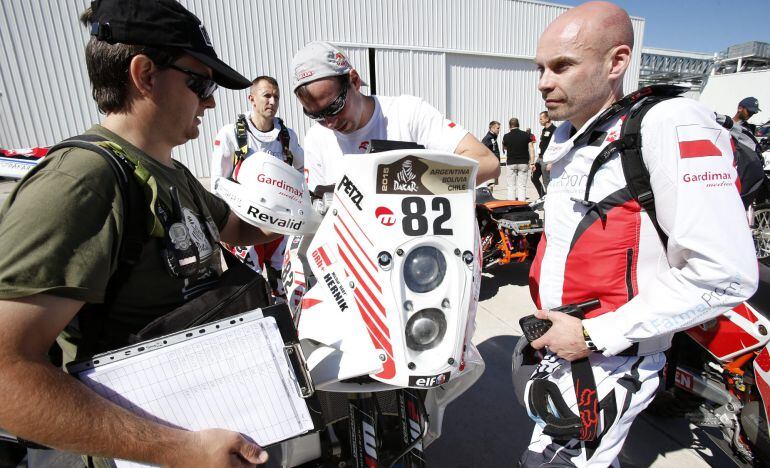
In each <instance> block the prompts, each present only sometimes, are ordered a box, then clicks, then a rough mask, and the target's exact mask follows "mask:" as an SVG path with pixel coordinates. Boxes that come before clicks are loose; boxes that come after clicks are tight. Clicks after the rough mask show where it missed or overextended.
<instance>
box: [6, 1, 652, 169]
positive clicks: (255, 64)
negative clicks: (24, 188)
mask: <svg viewBox="0 0 770 468" xmlns="http://www.w3.org/2000/svg"><path fill="white" fill-rule="evenodd" d="M89 3H90V2H89V1H88V0H67V1H60V0H35V1H29V0H2V1H0V54H2V57H3V58H2V61H1V62H0V119H1V121H0V147H24V146H33V145H51V144H53V143H55V142H56V141H58V140H60V139H62V138H64V137H67V136H69V135H73V134H76V133H80V132H82V131H83V130H85V129H86V128H88V127H89V126H90V125H91V124H92V123H93V122H97V121H98V120H99V114H98V112H97V110H96V106H95V105H94V103H93V101H92V100H91V98H90V96H91V92H90V85H89V83H88V77H87V74H86V70H85V65H84V61H83V50H84V47H85V43H86V41H87V39H88V35H87V30H86V28H84V27H83V26H82V25H80V24H79V23H78V21H77V18H78V16H79V14H80V12H82V11H83V10H84V9H85V7H86V6H87V5H88V4H89ZM181 3H182V4H183V5H185V6H186V7H188V8H189V9H190V10H192V11H193V12H195V13H196V14H197V15H198V16H199V17H200V18H201V19H202V21H203V23H204V24H205V25H206V27H207V29H208V32H209V35H210V36H211V38H212V41H213V42H214V45H215V48H216V49H217V51H218V52H219V55H220V57H222V58H223V60H225V61H226V62H227V63H229V64H231V65H232V66H233V67H234V68H236V69H237V70H239V71H240V72H242V73H243V74H244V75H245V76H247V77H249V78H253V77H256V76H257V75H271V76H274V77H275V78H276V79H277V80H278V82H279V84H280V86H281V89H282V93H283V100H282V102H281V110H280V116H281V117H282V118H283V119H284V120H285V121H286V122H287V124H288V125H290V126H292V127H293V128H294V129H295V130H296V131H297V133H298V134H299V135H300V139H302V137H303V136H304V133H305V131H306V130H307V128H309V126H310V124H311V123H312V122H310V121H309V120H308V119H307V118H306V117H304V115H303V113H302V109H301V107H300V105H299V103H298V102H297V100H296V99H295V98H294V96H293V94H292V92H291V87H290V86H291V75H292V73H291V70H290V64H291V57H292V55H293V54H294V53H295V52H296V51H297V50H298V49H299V48H300V47H302V46H303V45H304V44H305V43H307V42H310V41H312V40H316V39H324V40H328V41H331V42H333V43H335V44H337V45H339V46H340V47H341V48H342V49H343V50H345V51H346V52H347V53H348V54H349V55H350V59H351V62H352V63H353V64H354V66H355V67H356V68H357V69H358V70H359V72H360V74H361V75H362V77H363V78H364V80H367V81H370V82H371V79H370V71H369V62H368V49H369V48H373V49H375V50H376V53H375V68H376V70H377V71H376V77H375V78H376V85H377V86H376V90H377V93H378V94H405V93H406V94H415V95H418V96H421V97H422V98H424V99H425V100H427V101H428V102H431V103H432V104H434V105H435V106H436V107H437V108H438V109H439V110H441V111H443V112H446V113H447V115H448V117H450V118H451V119H453V120H456V121H457V122H459V123H461V124H462V125H464V126H465V127H466V128H467V129H468V130H469V131H471V132H472V133H473V134H475V135H476V136H478V137H481V136H483V135H484V134H485V133H486V126H487V123H488V122H489V121H490V120H492V119H495V120H499V121H501V122H505V121H507V119H508V118H509V117H511V116H517V117H519V118H520V119H521V121H522V127H524V128H526V127H532V128H533V131H535V132H538V131H539V129H538V125H537V114H538V112H540V110H542V103H541V101H540V98H539V93H538V91H537V89H536V79H537V74H536V71H534V66H533V65H532V61H533V58H534V55H535V51H536V47H537V39H538V37H539V36H540V33H541V32H542V31H543V29H544V28H545V26H546V25H547V24H548V23H550V22H551V21H552V20H553V19H554V18H555V17H556V16H558V15H559V14H560V13H562V12H564V11H566V9H567V7H564V6H559V5H552V4H547V3H542V2H536V1H528V0H232V1H217V0H181ZM632 21H633V24H634V29H635V37H636V43H637V44H639V45H641V43H642V39H643V30H644V20H642V19H639V18H633V19H632ZM640 54H641V47H637V52H636V53H635V54H634V57H633V60H632V64H631V68H630V69H629V72H628V74H627V77H626V88H627V89H629V90H630V89H635V88H636V86H637V82H638V73H639V60H640ZM365 92H366V89H365ZM216 99H217V107H216V108H215V109H213V110H210V111H208V112H207V113H206V116H205V118H204V122H203V124H202V127H201V136H200V138H198V139H197V140H195V141H191V142H189V143H187V144H186V145H184V146H183V147H180V148H178V149H177V150H176V153H175V156H176V157H177V158H179V159H180V160H181V161H183V162H184V163H185V164H187V165H188V167H190V169H191V170H192V171H193V172H194V173H196V174H197V175H199V176H205V175H208V172H209V162H208V154H209V151H210V148H211V147H212V145H213V138H214V135H215V134H216V132H217V130H218V128H220V127H221V126H222V125H224V124H226V123H229V122H232V121H234V120H235V118H236V116H237V114H238V113H239V112H244V111H247V110H248V102H247V101H246V92H245V91H231V90H225V89H221V90H219V91H217V94H216ZM504 127H505V125H504Z"/></svg>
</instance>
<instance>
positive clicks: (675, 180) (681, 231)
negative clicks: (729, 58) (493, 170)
mask: <svg viewBox="0 0 770 468" xmlns="http://www.w3.org/2000/svg"><path fill="white" fill-rule="evenodd" d="M633 46H634V36H633V29H632V27H631V21H630V19H629V17H628V14H627V13H626V12H625V11H624V10H622V9H621V8H619V7H617V6H615V5H613V4H610V3H605V2H590V3H585V4H583V5H580V6H578V7H576V8H574V9H572V10H569V11H567V12H566V13H564V14H563V15H561V16H559V17H558V18H556V20H554V22H553V23H551V24H550V25H549V26H548V27H547V28H546V30H545V31H544V33H543V35H542V36H541V38H540V41H539V43H538V50H537V56H536V58H535V61H536V63H537V67H538V69H539V71H540V80H539V83H538V88H539V90H540V91H541V93H542V96H543V99H544V100H545V106H546V108H547V109H548V112H549V114H550V116H551V118H553V119H554V120H563V121H565V123H564V125H561V126H560V127H559V128H558V129H557V130H556V131H555V132H554V135H553V138H552V140H551V142H550V144H549V145H548V148H547V149H546V151H545V153H544V155H543V159H544V162H545V163H547V164H551V165H552V167H551V183H550V185H549V186H548V196H547V197H546V199H545V213H546V214H547V215H546V217H545V233H544V238H543V242H541V243H540V245H539V247H538V252H537V256H536V258H535V261H534V262H533V265H532V268H531V272H530V287H531V292H532V297H533V299H534V301H535V303H536V305H537V307H538V309H540V310H538V311H537V313H536V315H537V316H538V317H539V318H541V319H547V320H550V321H551V322H553V326H552V327H551V328H550V330H549V331H548V332H547V333H546V334H545V335H543V336H542V337H541V338H540V339H537V340H535V341H533V342H532V346H533V347H535V348H538V349H543V348H546V347H547V355H546V357H545V359H544V360H543V361H542V362H541V363H540V365H539V366H538V368H537V369H536V371H535V373H534V374H533V375H532V377H530V382H529V384H528V386H527V392H528V401H530V402H532V401H536V400H537V397H538V396H540V397H543V395H544V394H545V391H544V390H543V391H541V389H545V388H548V387H549V386H550V388H551V389H552V390H556V389H557V390H558V391H556V392H555V395H556V396H557V397H558V395H561V396H562V397H563V398H564V400H565V403H566V404H567V405H569V406H570V408H571V411H572V412H573V413H575V414H578V413H579V414H580V416H581V421H580V427H582V428H583V429H585V428H587V427H591V423H592V422H594V421H595V423H596V425H595V426H593V427H592V430H595V431H596V432H595V433H596V436H597V437H596V438H595V439H594V440H592V441H588V442H586V441H582V440H580V439H583V440H585V439H590V437H586V436H585V434H586V433H585V432H584V433H583V434H580V435H574V434H573V435H571V436H570V437H574V438H573V439H572V440H556V436H554V437H551V436H549V435H547V434H546V432H547V433H548V434H554V431H553V430H552V429H553V426H549V429H548V430H547V431H545V430H544V429H543V428H544V427H546V424H545V422H544V421H545V419H547V418H545V416H547V414H545V412H544V414H539V413H538V410H537V408H536V407H534V411H533V406H532V405H530V408H529V409H530V414H532V415H533V419H535V420H536V421H537V422H538V425H536V426H535V430H534V433H533V436H532V439H531V442H530V445H529V447H528V450H527V451H525V453H524V454H522V457H521V460H520V462H521V465H522V466H527V467H529V466H581V467H582V466H591V467H594V466H595V467H606V466H618V464H617V463H618V462H617V455H618V453H619V452H620V450H621V448H622V446H623V442H624V441H625V438H626V436H627V434H628V431H629V429H630V427H631V423H632V422H633V420H634V418H635V417H636V415H637V414H639V413H640V412H641V411H642V410H643V409H644V408H645V407H646V406H647V405H648V404H649V403H650V401H651V400H652V399H653V397H654V395H655V392H656V389H657V388H658V383H659V380H658V372H659V371H660V370H661V369H662V368H663V365H664V364H665V356H664V354H663V352H664V351H665V350H666V349H667V348H668V347H669V346H670V344H671V337H672V335H673V333H674V332H677V331H680V330H684V329H688V328H691V327H693V326H695V325H698V324H700V323H703V322H706V321H708V320H711V319H713V318H715V317H717V316H718V315H721V314H722V313H724V312H725V311H727V310H729V309H730V308H731V307H733V306H735V305H737V304H739V303H740V302H742V301H744V300H746V299H747V298H749V297H750V296H751V295H752V294H753V293H754V291H755V290H756V288H757V267H756V259H755V258H754V251H753V244H752V241H751V235H750V232H749V229H748V226H747V225H746V219H745V215H744V213H743V209H742V204H741V200H740V197H739V195H738V191H737V190H736V189H735V184H734V182H735V178H736V173H735V170H734V169H733V167H732V161H733V159H732V153H731V150H730V139H729V135H728V134H727V132H726V131H725V130H724V129H723V128H722V127H721V126H720V125H718V124H717V123H716V122H715V120H714V116H713V113H711V112H710V111H709V110H708V109H706V108H705V107H703V106H702V105H700V104H699V103H697V102H695V101H692V100H689V99H685V98H673V99H669V100H665V101H663V102H660V103H658V104H656V105H655V106H653V107H652V108H651V109H650V110H649V111H648V112H647V114H646V115H645V116H644V118H643V120H642V127H641V136H642V142H643V143H644V147H643V151H642V153H643V155H642V157H643V161H644V164H645V166H646V167H647V169H648V170H649V172H650V185H651V187H652V191H653V195H654V212H655V214H656V217H657V222H658V223H659V225H660V228H661V231H662V235H660V236H659V234H658V231H656V229H655V226H654V224H653V221H652V220H653V218H652V217H651V215H650V213H651V211H646V210H644V209H643V208H642V207H641V206H640V204H639V203H638V202H637V201H636V199H635V198H634V197H633V196H632V194H631V192H630V190H629V188H628V186H627V182H626V179H625V177H624V172H623V167H622V165H621V161H620V157H619V155H618V154H617V152H615V153H614V154H613V153H610V154H611V156H610V158H609V159H608V160H607V162H606V163H604V164H603V165H602V166H601V168H600V170H599V171H598V172H596V176H595V178H594V179H593V181H592V184H591V187H590V188H591V190H590V196H588V195H585V192H586V183H587V179H588V173H589V171H590V168H591V165H592V163H593V162H594V160H595V159H596V157H597V156H598V155H599V153H600V152H601V151H602V150H603V149H604V148H605V147H607V145H608V144H609V143H611V142H613V141H616V140H617V139H618V138H620V137H621V132H620V130H621V124H622V122H623V120H624V119H625V118H626V115H627V112H628V110H627V109H625V110H621V111H618V112H614V113H610V114H609V116H608V117H607V118H605V117H604V116H603V117H602V119H597V117H598V114H600V113H601V112H602V111H603V110H605V109H607V108H608V107H610V105H611V104H613V103H614V102H616V101H617V100H619V99H620V98H622V97H623V94H624V93H623V76H624V74H625V72H626V69H627V68H628V65H629V63H630V61H631V51H632V48H633ZM722 155H724V156H722ZM708 174H712V175H713V174H721V175H724V176H725V177H726V178H727V180H725V181H724V182H723V183H722V182H719V183H713V182H709V181H712V180H713V179H710V178H709V177H706V176H704V175H708ZM584 197H587V200H586V202H585V203H584ZM591 299H598V300H599V307H598V309H596V310H594V311H592V312H590V313H589V314H588V315H587V316H586V318H585V319H583V320H580V319H578V318H575V317H572V316H569V315H566V314H563V313H560V312H556V311H553V310H549V309H554V308H556V307H557V306H560V305H565V304H574V303H579V302H584V301H588V300H591ZM585 357H589V359H590V360H589V362H590V366H591V374H592V375H593V377H594V380H595V382H596V385H595V388H591V385H588V386H586V385H585V378H582V380H581V375H580V372H579V367H574V368H573V366H571V365H570V362H571V361H576V360H579V359H582V358H585ZM573 369H578V372H576V375H577V378H576V379H575V380H576V382H577V385H578V386H579V387H580V389H581V392H580V394H581V401H582V402H584V401H586V400H590V398H589V399H586V398H585V395H586V394H587V393H588V394H589V397H590V396H597V397H598V398H594V399H593V400H590V401H594V402H596V401H598V402H599V405H598V408H599V417H598V418H596V419H593V418H591V416H593V415H595V414H592V413H594V412H593V411H590V407H589V411H584V409H585V406H584V405H583V404H581V407H580V411H578V410H577V407H578V404H577V401H576V400H577V399H576V396H575V394H576V391H575V386H576V384H573ZM551 384H553V385H551ZM533 389H534V390H533ZM594 390H595V395H591V394H590V393H591V391H594ZM588 432H591V431H588ZM570 437H565V436H564V435H563V434H561V435H560V437H559V438H560V439H564V438H567V439H569V438H570Z"/></svg>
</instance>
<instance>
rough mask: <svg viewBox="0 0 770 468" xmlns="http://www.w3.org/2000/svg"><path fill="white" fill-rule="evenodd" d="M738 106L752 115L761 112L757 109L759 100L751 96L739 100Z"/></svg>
mask: <svg viewBox="0 0 770 468" xmlns="http://www.w3.org/2000/svg"><path fill="white" fill-rule="evenodd" d="M738 105H739V106H741V107H743V108H744V109H746V110H747V111H749V112H751V113H752V114H756V113H757V112H759V111H760V110H762V109H760V108H759V100H758V99H757V98H755V97H753V96H750V97H747V98H743V99H741V102H739V103H738Z"/></svg>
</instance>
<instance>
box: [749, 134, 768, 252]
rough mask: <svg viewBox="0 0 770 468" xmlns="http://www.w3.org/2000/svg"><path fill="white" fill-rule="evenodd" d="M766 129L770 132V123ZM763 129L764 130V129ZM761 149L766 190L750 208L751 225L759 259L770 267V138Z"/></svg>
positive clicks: (763, 143)
mask: <svg viewBox="0 0 770 468" xmlns="http://www.w3.org/2000/svg"><path fill="white" fill-rule="evenodd" d="M764 127H767V128H768V131H770V123H769V124H765V126H764ZM764 127H763V128H764ZM759 147H760V150H761V151H762V155H763V158H764V167H765V175H766V176H767V178H766V181H765V188H764V190H763V191H762V193H760V194H759V196H758V197H757V199H756V200H755V201H754V203H753V204H752V205H751V206H750V207H749V211H748V215H749V225H750V226H751V236H752V237H753V238H754V247H755V248H756V251H757V259H758V260H759V261H760V262H762V263H763V264H765V265H767V266H770V182H768V181H770V136H765V137H764V138H762V139H761V140H760V141H759Z"/></svg>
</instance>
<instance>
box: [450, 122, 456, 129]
mask: <svg viewBox="0 0 770 468" xmlns="http://www.w3.org/2000/svg"><path fill="white" fill-rule="evenodd" d="M456 125H457V124H456V123H454V122H449V128H455V126H456Z"/></svg>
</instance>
